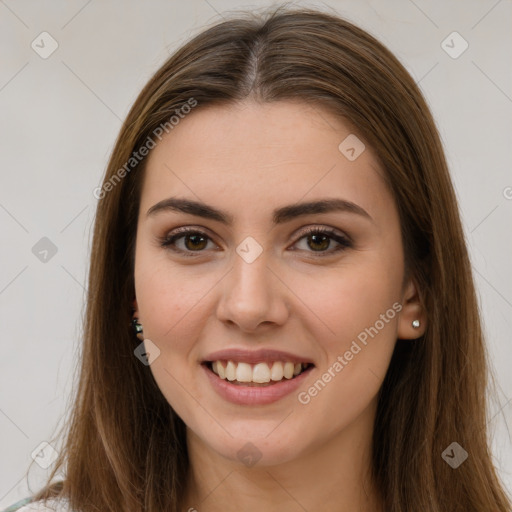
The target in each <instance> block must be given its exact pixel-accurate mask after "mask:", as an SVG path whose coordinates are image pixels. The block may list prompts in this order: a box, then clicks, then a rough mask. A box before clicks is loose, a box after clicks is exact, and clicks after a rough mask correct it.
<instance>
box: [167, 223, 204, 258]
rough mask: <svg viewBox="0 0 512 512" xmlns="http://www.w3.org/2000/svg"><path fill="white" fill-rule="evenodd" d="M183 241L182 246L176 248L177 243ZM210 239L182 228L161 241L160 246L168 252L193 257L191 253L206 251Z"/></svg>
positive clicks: (202, 234) (192, 230) (196, 231)
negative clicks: (168, 250)
mask: <svg viewBox="0 0 512 512" xmlns="http://www.w3.org/2000/svg"><path fill="white" fill-rule="evenodd" d="M181 239H183V246H182V247H178V245H177V244H176V242H177V241H179V240H181ZM208 241H210V237H209V236H208V235H207V234H206V233H203V232H202V231H198V230H197V229H188V228H183V229H180V230H179V231H178V232H175V233H174V234H172V235H170V236H166V237H164V238H162V239H161V241H160V245H161V246H162V247H166V248H168V249H170V250H173V251H176V252H179V253H182V254H184V255H186V256H195V254H192V253H194V252H195V253H200V252H203V250H204V249H206V247H207V245H208Z"/></svg>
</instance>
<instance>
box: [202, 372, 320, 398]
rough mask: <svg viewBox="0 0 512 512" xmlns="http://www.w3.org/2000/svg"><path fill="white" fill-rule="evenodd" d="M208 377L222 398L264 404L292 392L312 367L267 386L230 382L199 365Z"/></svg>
mask: <svg viewBox="0 0 512 512" xmlns="http://www.w3.org/2000/svg"><path fill="white" fill-rule="evenodd" d="M201 366H202V368H203V370H204V371H205V372H206V375H207V376H208V378H209V379H210V382H211V384H212V386H213V389H214V390H215V391H216V392H217V393H218V394H219V395H220V396H221V397H222V398H224V399H226V400H228V401H229V402H232V403H234V404H238V405H266V404H271V403H273V402H277V401H278V400H280V399H281V398H284V397H285V396H287V395H289V394H291V393H293V392H294V391H295V390H296V389H297V388H298V387H299V386H300V385H301V383H302V382H303V381H304V380H305V379H306V378H307V376H308V375H309V373H310V371H311V370H312V369H313V368H314V367H313V366H310V367H309V368H307V369H306V370H304V371H303V372H302V373H301V374H300V375H298V376H297V377H294V378H293V379H283V380H281V381H279V382H277V383H275V384H270V385H268V386H244V385H243V384H242V385H241V384H232V383H231V382H230V381H229V380H225V379H221V378H220V377H219V376H218V375H217V374H216V373H214V372H213V371H211V370H210V369H209V368H208V367H207V366H206V365H204V364H202V365H201Z"/></svg>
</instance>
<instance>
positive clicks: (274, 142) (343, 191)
mask: <svg viewBox="0 0 512 512" xmlns="http://www.w3.org/2000/svg"><path fill="white" fill-rule="evenodd" d="M344 141H348V142H346V143H345V142H344ZM340 144H341V150H340ZM363 144H364V143H363V141H362V140H361V137H360V136H357V135H356V134H355V133H354V130H353V129H352V128H351V127H350V125H349V124H348V123H347V122H345V121H342V120H341V119H340V118H338V117H336V116H334V115H333V114H331V113H330V112H329V111H327V110H326V109H325V108H323V107H322V106H319V105H311V104H308V103H304V102H298V101H279V102H274V103H264V104H259V103H254V102H243V103H238V104H230V105H227V106H207V107H204V108H201V106H200V105H198V107H196V109H195V110H194V111H193V112H191V113H190V114H189V115H187V116H185V117H184V118H183V119H181V120H180V122H179V124H177V125H176V126H175V127H174V128H173V129H172V131H170V133H168V134H166V135H164V137H163V138H162V140H161V141H160V142H159V143H158V144H157V145H156V147H155V148H154V149H153V150H151V153H150V155H149V156H148V161H147V165H146V172H145V177H144V184H143V189H142V196H141V210H142V211H147V209H148V208H149V207H150V206H151V205H153V204H154V203H156V202H158V201H160V200H162V199H164V198H166V197H168V196H170V195H178V196H186V197H190V198H194V199H201V200H205V199H206V198H209V201H208V202H210V203H212V202H215V199H216V198H217V199H218V201H219V202H226V201H229V203H230V205H231V206H232V207H233V208H237V209H238V211H237V215H243V214H244V212H254V211H255V210H258V211H260V210H262V209H266V206H265V205H267V204H268V205H272V208H273V207H274V206H276V205H280V204H284V203H286V204H288V203H293V202H298V201H300V200H303V199H304V200H305V199H308V200H313V199H315V198H317V197H322V198H325V197H342V198H345V199H348V200H350V201H353V202H356V203H358V204H360V205H361V206H362V207H363V208H365V209H366V210H367V211H368V212H369V213H370V214H371V213H372V211H374V210H378V208H379V205H381V206H384V207H385V206H386V202H388V203H389V201H390V200H391V202H392V198H391V196H390V194H389V191H388V190H387V187H386V185H385V182H384V179H383V171H382V169H381V168H380V166H379V164H378V161H377V159H376V157H375V155H374V153H373V150H372V149H371V148H370V147H369V146H368V145H367V144H366V145H364V146H363ZM347 145H348V146H350V147H349V148H348V149H349V150H350V149H351V147H353V148H354V151H355V155H356V156H357V158H355V159H353V158H352V159H349V158H347V153H344V151H345V152H346V150H347ZM363 148H364V149H363ZM359 153H360V154H359ZM353 155H354V152H349V153H348V156H353ZM219 206H222V205H221V204H219ZM388 207H389V206H388ZM272 208H270V207H269V209H272ZM375 213H376V212H375ZM247 214H249V213H247Z"/></svg>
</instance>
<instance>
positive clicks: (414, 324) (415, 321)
mask: <svg viewBox="0 0 512 512" xmlns="http://www.w3.org/2000/svg"><path fill="white" fill-rule="evenodd" d="M412 326H413V327H414V328H415V329H417V328H418V327H419V326H420V321H419V320H413V321H412Z"/></svg>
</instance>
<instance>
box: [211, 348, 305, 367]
mask: <svg viewBox="0 0 512 512" xmlns="http://www.w3.org/2000/svg"><path fill="white" fill-rule="evenodd" d="M212 361H233V362H239V363H241V362H243V363H249V364H256V363H264V362H273V361H283V362H292V363H295V364H296V363H310V364H313V361H312V360H311V359H309V358H307V357H303V356H298V355H296V354H292V353H291V352H283V351H282V350H274V349H259V350H247V349H242V348H228V349H224V350H218V351H216V352H212V353H211V354H209V355H207V356H206V357H205V358H204V359H203V361H202V362H203V363H206V362H212Z"/></svg>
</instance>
